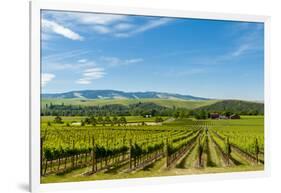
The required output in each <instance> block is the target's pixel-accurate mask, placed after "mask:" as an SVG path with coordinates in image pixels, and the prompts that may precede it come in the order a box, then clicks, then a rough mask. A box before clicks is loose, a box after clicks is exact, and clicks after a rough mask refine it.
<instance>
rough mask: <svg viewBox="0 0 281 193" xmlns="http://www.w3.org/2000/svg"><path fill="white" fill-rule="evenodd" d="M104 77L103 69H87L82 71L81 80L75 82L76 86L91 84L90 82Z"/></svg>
mask: <svg viewBox="0 0 281 193" xmlns="http://www.w3.org/2000/svg"><path fill="white" fill-rule="evenodd" d="M105 75H106V73H105V71H104V69H103V68H89V69H86V70H84V72H83V74H82V76H83V77H82V78H80V79H79V80H77V81H76V83H77V84H91V83H92V80H96V79H100V78H103V77H104V76H105Z"/></svg>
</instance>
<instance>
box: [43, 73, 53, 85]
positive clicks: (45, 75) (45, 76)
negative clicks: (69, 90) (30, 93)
mask: <svg viewBox="0 0 281 193" xmlns="http://www.w3.org/2000/svg"><path fill="white" fill-rule="evenodd" d="M54 78H55V75H54V74H50V73H42V77H41V86H42V87H44V86H46V85H47V84H48V83H49V82H50V81H51V80H53V79H54Z"/></svg>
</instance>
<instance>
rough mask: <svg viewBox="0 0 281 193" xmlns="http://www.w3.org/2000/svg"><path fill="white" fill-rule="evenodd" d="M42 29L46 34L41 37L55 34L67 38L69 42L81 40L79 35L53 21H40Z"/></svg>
mask: <svg viewBox="0 0 281 193" xmlns="http://www.w3.org/2000/svg"><path fill="white" fill-rule="evenodd" d="M42 28H43V32H45V33H47V34H44V33H43V34H44V35H43V37H45V39H46V37H48V33H55V34H58V35H61V36H63V37H66V38H69V39H71V40H82V39H83V37H81V36H80V35H79V34H77V33H75V32H74V31H72V30H71V29H69V28H66V27H64V26H62V25H60V24H58V23H56V22H54V21H50V20H46V19H42Z"/></svg>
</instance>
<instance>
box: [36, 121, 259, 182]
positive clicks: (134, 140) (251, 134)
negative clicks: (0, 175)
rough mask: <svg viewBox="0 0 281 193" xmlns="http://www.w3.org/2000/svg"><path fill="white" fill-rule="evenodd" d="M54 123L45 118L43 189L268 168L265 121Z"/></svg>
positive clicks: (42, 142)
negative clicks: (45, 185) (67, 184)
mask: <svg viewBox="0 0 281 193" xmlns="http://www.w3.org/2000/svg"><path fill="white" fill-rule="evenodd" d="M50 119H51V118H50V117H47V118H45V119H44V117H42V124H41V181H42V183H50V182H65V181H83V180H100V179H116V178H134V177H146V176H164V175H181V174H198V173H216V172H228V171H230V172H231V171H252V170H262V169H263V165H264V134H263V131H264V128H263V117H262V116H248V117H246V116H245V117H242V118H241V119H240V120H211V119H207V120H195V119H187V118H183V119H169V118H167V117H164V118H163V120H165V121H164V122H163V124H161V125H152V126H149V125H145V124H143V125H138V126H129V125H126V124H121V125H96V126H93V125H87V124H86V125H83V126H82V125H69V124H68V123H63V124H49V122H48V121H49V120H50ZM62 119H64V118H62ZM68 119H71V117H68ZM138 121H142V119H139V118H138Z"/></svg>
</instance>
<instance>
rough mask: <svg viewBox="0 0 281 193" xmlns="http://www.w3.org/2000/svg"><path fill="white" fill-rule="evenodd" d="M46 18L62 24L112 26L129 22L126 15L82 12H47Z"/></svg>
mask: <svg viewBox="0 0 281 193" xmlns="http://www.w3.org/2000/svg"><path fill="white" fill-rule="evenodd" d="M45 16H50V17H52V18H54V19H56V20H57V21H61V22H72V23H73V22H76V23H80V24H98V25H110V24H113V23H115V22H120V21H127V20H128V17H127V16H125V15H114V14H102V13H80V12H57V11H47V12H46V14H45Z"/></svg>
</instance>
